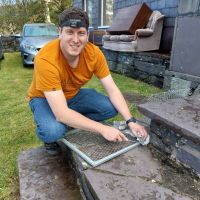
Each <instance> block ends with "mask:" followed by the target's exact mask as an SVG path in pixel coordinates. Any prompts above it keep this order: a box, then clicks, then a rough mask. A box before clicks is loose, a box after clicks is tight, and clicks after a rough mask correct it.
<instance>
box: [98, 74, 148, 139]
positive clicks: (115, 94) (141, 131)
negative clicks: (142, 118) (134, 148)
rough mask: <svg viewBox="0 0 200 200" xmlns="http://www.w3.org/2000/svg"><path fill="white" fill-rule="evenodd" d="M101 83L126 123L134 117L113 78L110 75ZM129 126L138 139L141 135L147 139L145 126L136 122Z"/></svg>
mask: <svg viewBox="0 0 200 200" xmlns="http://www.w3.org/2000/svg"><path fill="white" fill-rule="evenodd" d="M100 81H101V83H102V85H103V87H104V88H105V90H106V92H107V93H108V96H109V98H110V100H111V102H112V104H113V105H114V107H115V108H116V109H117V110H118V112H119V113H120V114H121V115H122V117H123V118H124V119H125V120H126V121H127V120H129V119H130V118H131V117H132V115H131V113H130V111H129V109H128V106H127V103H126V101H125V99H124V97H123V95H122V93H121V92H120V90H119V88H118V87H117V86H116V84H115V82H114V81H113V79H112V76H111V75H108V76H107V77H105V78H103V79H100ZM128 126H129V128H130V130H131V131H132V132H133V134H134V135H135V136H137V137H138V136H139V135H141V136H142V137H143V138H144V139H145V138H146V137H147V132H146V130H145V128H144V127H143V126H141V125H139V124H137V123H134V122H130V123H129V124H128Z"/></svg>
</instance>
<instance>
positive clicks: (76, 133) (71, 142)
mask: <svg viewBox="0 0 200 200" xmlns="http://www.w3.org/2000/svg"><path fill="white" fill-rule="evenodd" d="M124 134H125V135H126V137H127V138H128V139H129V141H123V142H109V141H107V140H106V139H104V138H103V137H102V136H101V135H100V134H96V133H93V132H88V131H83V130H80V129H74V130H72V131H70V132H68V133H67V135H66V136H65V137H64V138H63V139H61V141H62V142H63V143H64V144H65V145H67V146H68V147H69V148H70V149H71V150H73V151H74V152H76V153H77V154H78V155H79V156H80V157H81V158H83V159H84V160H85V161H86V162H87V163H89V164H90V165H91V166H93V167H96V166H98V165H100V164H102V163H104V162H106V161H108V160H110V159H112V158H114V157H116V156H118V155H120V154H122V153H125V152H127V151H129V150H131V149H133V148H134V147H136V146H138V145H139V142H138V141H137V139H136V138H135V137H133V136H132V135H130V134H128V133H124Z"/></svg>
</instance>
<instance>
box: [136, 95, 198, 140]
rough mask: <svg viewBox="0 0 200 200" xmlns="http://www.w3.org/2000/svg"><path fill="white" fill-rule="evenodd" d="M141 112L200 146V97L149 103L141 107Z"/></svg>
mask: <svg viewBox="0 0 200 200" xmlns="http://www.w3.org/2000/svg"><path fill="white" fill-rule="evenodd" d="M139 110H140V112H141V113H142V114H144V115H145V116H147V117H149V118H151V119H152V120H155V121H159V122H161V123H163V124H164V125H167V126H168V127H170V128H171V129H172V130H175V131H176V132H177V133H179V134H180V135H183V136H184V137H186V138H188V139H190V140H192V141H194V142H195V143H198V144H200V95H194V96H191V97H186V98H179V99H170V100H167V101H162V102H148V103H145V104H141V105H139Z"/></svg>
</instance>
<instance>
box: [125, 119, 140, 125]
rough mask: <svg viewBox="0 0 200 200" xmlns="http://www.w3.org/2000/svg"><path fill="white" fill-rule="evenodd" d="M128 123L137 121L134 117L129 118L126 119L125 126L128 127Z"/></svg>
mask: <svg viewBox="0 0 200 200" xmlns="http://www.w3.org/2000/svg"><path fill="white" fill-rule="evenodd" d="M130 122H134V123H136V122H137V120H136V119H135V118H134V117H131V118H130V119H128V120H127V121H126V124H127V125H128V124H129V123H130Z"/></svg>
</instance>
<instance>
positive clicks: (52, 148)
mask: <svg viewBox="0 0 200 200" xmlns="http://www.w3.org/2000/svg"><path fill="white" fill-rule="evenodd" d="M44 147H45V149H46V152H47V153H48V154H49V155H51V156H56V155H59V154H60V153H61V148H60V146H59V144H58V143H57V142H52V143H44Z"/></svg>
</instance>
